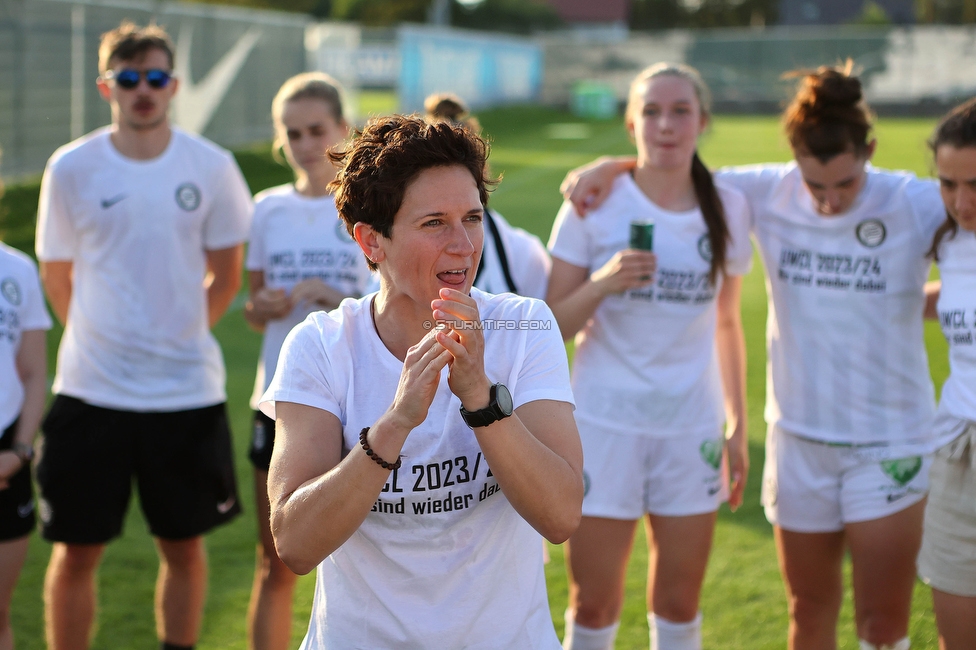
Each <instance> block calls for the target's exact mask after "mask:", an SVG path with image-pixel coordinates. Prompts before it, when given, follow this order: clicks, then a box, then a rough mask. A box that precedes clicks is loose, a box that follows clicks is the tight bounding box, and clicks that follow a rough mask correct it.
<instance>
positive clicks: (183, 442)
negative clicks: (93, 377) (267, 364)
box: [36, 395, 241, 544]
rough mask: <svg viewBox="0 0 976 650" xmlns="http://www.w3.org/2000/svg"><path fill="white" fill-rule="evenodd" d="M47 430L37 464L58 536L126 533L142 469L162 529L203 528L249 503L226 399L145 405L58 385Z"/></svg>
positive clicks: (78, 538) (86, 539)
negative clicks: (176, 407) (87, 398)
mask: <svg viewBox="0 0 976 650" xmlns="http://www.w3.org/2000/svg"><path fill="white" fill-rule="evenodd" d="M42 432H43V436H42V438H41V445H40V450H39V452H38V460H37V469H36V471H37V486H38V491H39V493H40V506H39V514H40V518H41V533H42V535H43V536H44V539H47V540H49V541H53V542H67V543H71V544H103V543H105V542H107V541H109V540H110V539H112V538H113V537H117V536H118V535H119V534H121V532H122V523H123V520H124V519H125V513H126V510H127V509H128V506H129V495H130V494H131V492H132V480H133V478H135V480H136V484H137V485H138V488H139V502H140V504H141V505H142V511H143V513H144V514H145V516H146V521H147V522H148V523H149V530H150V532H151V533H152V534H153V535H154V536H155V537H160V538H162V539H171V540H179V539H187V538H190V537H196V536H197V535H202V534H203V533H205V532H207V531H208V530H210V529H212V528H214V527H216V526H218V525H220V524H223V523H225V522H227V521H229V520H230V519H232V518H233V517H234V516H235V515H237V514H239V513H240V511H241V506H240V500H239V498H238V495H237V484H236V481H235V479H234V460H233V453H232V451H231V437H230V428H229V427H228V425H227V412H226V408H225V406H224V404H217V405H215V406H208V407H205V408H199V409H191V410H187V411H172V412H150V413H139V412H133V411H116V410H114V409H108V408H102V407H99V406H93V405H91V404H87V403H86V402H83V401H81V400H79V399H75V398H73V397H67V396H65V395H57V396H55V398H54V403H53V404H52V405H51V410H50V411H49V412H48V414H47V417H46V418H45V419H44V424H43V426H42Z"/></svg>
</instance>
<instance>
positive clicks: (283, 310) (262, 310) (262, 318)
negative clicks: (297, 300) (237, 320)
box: [244, 271, 293, 332]
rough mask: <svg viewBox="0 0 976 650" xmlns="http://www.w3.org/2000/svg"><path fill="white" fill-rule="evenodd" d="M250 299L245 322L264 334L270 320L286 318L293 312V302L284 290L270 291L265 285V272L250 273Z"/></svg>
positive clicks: (245, 307)
mask: <svg viewBox="0 0 976 650" xmlns="http://www.w3.org/2000/svg"><path fill="white" fill-rule="evenodd" d="M247 284H248V290H249V292H250V298H249V299H248V301H247V303H245V304H244V320H245V321H247V324H248V325H250V326H251V329H253V330H255V331H258V332H263V331H264V326H265V325H267V324H268V321H269V320H275V319H276V318H284V317H285V316H287V315H288V314H289V313H291V310H292V307H293V305H292V302H291V299H290V298H289V297H288V294H287V293H285V290H284V289H269V288H268V287H266V286H265V285H264V271H248V273H247Z"/></svg>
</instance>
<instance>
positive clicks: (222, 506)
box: [217, 497, 237, 515]
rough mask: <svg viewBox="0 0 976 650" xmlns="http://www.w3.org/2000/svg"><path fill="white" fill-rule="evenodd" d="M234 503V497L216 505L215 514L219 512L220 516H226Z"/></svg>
mask: <svg viewBox="0 0 976 650" xmlns="http://www.w3.org/2000/svg"><path fill="white" fill-rule="evenodd" d="M236 503H237V499H235V498H234V497H231V498H229V499H227V500H226V501H224V502H223V503H218V504H217V512H219V513H220V514H222V515H226V514H227V513H228V512H230V509H231V508H233V507H234V504H236Z"/></svg>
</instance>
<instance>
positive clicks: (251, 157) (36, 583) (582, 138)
mask: <svg viewBox="0 0 976 650" xmlns="http://www.w3.org/2000/svg"><path fill="white" fill-rule="evenodd" d="M370 105H371V106H372V105H374V104H370ZM479 117H480V119H481V121H482V124H483V125H484V129H485V132H486V133H488V134H490V136H491V137H492V140H493V147H492V155H491V164H492V168H493V170H494V171H495V172H496V173H500V174H503V176H504V181H503V182H502V183H501V185H500V187H499V188H498V190H497V191H496V192H495V194H494V195H493V197H492V204H493V206H494V207H496V208H497V209H498V210H499V211H501V212H502V213H503V214H504V215H505V216H506V217H507V218H508V219H509V220H510V221H511V222H513V223H514V224H516V225H520V226H522V227H524V228H526V229H528V230H530V231H532V232H534V233H536V234H537V235H539V236H540V237H542V238H543V240H545V239H546V238H547V237H548V233H549V229H550V226H551V224H552V220H553V217H554V215H555V213H556V210H557V209H558V207H559V204H560V197H559V195H558V192H557V187H558V184H559V181H560V180H561V179H562V177H563V175H564V173H565V172H566V171H567V170H568V169H570V168H572V167H574V166H577V165H580V164H582V163H585V162H587V161H589V160H591V159H592V158H593V157H594V156H596V155H599V154H604V153H629V152H631V151H632V147H631V145H630V144H629V142H628V140H627V137H626V134H625V133H624V130H623V128H622V125H621V124H620V123H619V122H617V121H614V122H580V121H579V120H577V119H576V118H574V117H572V116H571V115H569V114H566V113H562V112H558V111H554V110H548V109H542V108H510V109H503V110H495V111H491V112H486V113H483V114H481V115H480V116H479ZM933 124H934V122H933V121H930V120H884V121H882V122H880V123H879V125H878V129H877V130H878V137H879V140H880V142H881V145H880V147H879V150H878V154H877V155H876V158H875V162H876V164H877V165H878V166H881V167H889V168H904V169H912V170H914V171H916V172H917V173H919V174H928V173H929V170H930V166H929V156H928V154H927V153H926V151H925V148H924V144H923V143H924V140H925V138H926V137H927V136H928V134H929V131H930V130H931V128H932V126H933ZM702 157H703V159H704V160H705V161H706V162H707V163H708V164H709V165H711V166H720V165H728V164H741V163H753V162H766V161H779V160H787V159H788V158H789V151H788V148H787V145H786V143H785V140H784V138H783V137H782V136H781V135H780V133H779V126H778V124H777V122H776V120H775V119H772V118H767V117H721V118H717V119H716V120H715V124H714V128H713V129H712V130H711V132H710V133H709V134H708V135H706V136H705V138H704V140H703V143H702ZM238 159H239V161H240V163H241V167H242V169H243V170H244V173H245V176H246V177H247V179H248V182H249V183H250V186H251V189H252V190H253V191H254V192H257V191H259V190H261V189H264V188H265V187H268V186H270V185H273V184H278V183H282V182H286V181H288V180H289V179H290V172H289V171H288V170H287V169H285V168H282V167H281V166H279V165H277V164H275V163H274V162H272V161H271V159H270V156H269V155H268V152H267V148H266V147H262V148H259V149H254V150H249V151H242V152H239V153H238ZM37 190H38V188H37V185H36V184H33V185H31V184H27V185H21V186H17V187H11V188H8V193H7V196H6V197H5V198H4V200H3V203H2V204H0V237H2V238H3V240H4V241H6V242H7V243H10V244H12V245H15V246H18V247H20V248H23V249H25V250H30V249H31V248H32V243H33V214H34V212H35V211H36V206H37ZM742 309H743V319H744V323H745V329H746V338H747V341H746V343H747V347H748V355H749V356H748V364H749V365H748V391H749V421H750V424H751V427H750V449H751V465H752V468H751V471H750V477H749V486H748V488H747V494H746V503H745V505H744V506H743V507H742V508H741V509H740V510H739V511H738V512H737V513H735V514H734V515H733V514H731V513H730V512H728V510H727V509H723V510H722V511H721V512H720V515H719V523H718V528H717V530H716V534H715V544H714V550H713V553H712V559H711V562H710V566H709V571H708V576H707V579H706V583H705V588H704V594H703V598H702V610H703V612H704V615H705V623H704V643H705V647H707V648H711V649H718V648H722V649H729V650H731V649H748V650H758V649H762V648H769V649H778V648H782V647H784V646H785V633H786V623H787V618H786V603H785V598H784V595H783V588H782V585H781V582H780V578H779V572H778V569H777V565H776V553H775V549H774V546H773V539H772V530H771V528H770V526H769V525H768V524H767V523H766V520H765V518H764V517H763V514H762V510H761V508H760V507H759V482H760V481H759V477H760V472H761V467H762V458H763V446H762V445H763V435H764V430H765V427H764V424H763V422H762V409H763V398H764V376H765V350H764V323H765V317H766V301H765V289H764V287H763V280H762V269H761V266H760V264H759V263H758V260H757V263H756V265H755V267H754V269H753V271H752V273H751V274H750V275H749V276H748V278H747V280H746V285H745V289H744V294H743V305H742ZM58 334H59V332H52V334H51V337H50V350H51V353H52V364H51V365H52V372H53V352H54V350H55V349H56V344H57V336H58ZM216 334H217V337H218V339H219V340H220V342H221V344H222V346H223V350H224V355H225V358H226V362H227V370H228V396H229V407H230V413H231V417H232V426H233V429H234V433H235V443H236V453H237V461H238V480H239V484H240V490H241V494H242V496H243V499H244V502H245V508H246V512H245V514H244V515H243V516H242V517H239V518H238V519H237V520H236V521H234V522H233V523H231V524H229V525H227V526H225V527H223V528H221V529H220V530H218V531H216V532H214V533H213V534H212V535H210V537H209V539H208V546H209V549H210V572H211V575H210V594H209V599H208V602H207V610H206V617H205V621H204V629H203V634H202V638H201V640H200V643H199V646H198V647H199V648H201V649H202V650H205V649H211V648H245V647H246V643H245V637H244V616H245V611H246V608H247V600H248V595H249V592H250V586H251V580H252V575H253V568H252V567H253V556H254V540H255V524H254V521H253V508H252V507H251V504H252V503H253V497H252V481H251V476H250V465H249V464H248V462H247V460H246V457H245V452H246V448H247V440H248V436H249V429H250V426H249V421H250V412H249V410H248V407H247V399H248V396H249V393H250V389H251V386H252V381H253V376H254V367H255V363H256V359H257V353H258V347H259V337H258V335H256V334H254V333H253V332H251V331H250V330H248V329H247V327H246V326H245V324H244V320H243V317H242V315H241V312H240V311H239V309H238V310H237V311H233V312H232V313H230V314H229V315H228V316H227V317H225V318H224V320H223V321H222V322H221V323H220V324H219V325H218V326H217V328H216ZM926 335H927V342H928V346H929V351H930V359H931V362H932V364H931V365H932V374H933V377H934V378H935V381H936V383H937V385H941V383H942V381H944V379H945V377H946V375H947V372H948V369H947V363H946V346H945V342H944V340H943V339H942V336H941V334H940V333H939V332H938V330H937V328H936V327H935V326H934V325H933V324H929V326H928V328H927V331H926ZM49 552H50V547H49V546H48V545H47V544H46V543H44V542H43V541H41V540H40V539H38V537H37V536H34V538H33V540H32V542H31V548H30V555H29V557H28V561H27V565H26V567H25V568H24V572H23V575H22V577H21V581H20V584H19V586H18V588H17V591H16V594H15V597H14V603H13V612H12V615H13V625H14V630H15V632H16V634H17V638H18V648H21V649H23V650H31V649H39V648H42V647H43V645H44V643H43V623H42V603H41V586H42V583H43V574H44V567H45V565H46V562H47V557H48V554H49ZM551 554H552V561H551V563H550V564H549V566H548V570H547V575H548V580H549V593H550V596H549V599H550V603H551V607H552V615H553V620H554V621H555V623H556V627H557V629H558V630H559V631H560V633H561V632H562V627H563V622H562V619H563V611H564V609H565V607H566V598H567V594H566V573H565V569H564V567H563V558H562V549H561V548H560V547H553V548H552V549H551ZM646 555H647V554H646V551H645V550H644V540H643V533H639V539H638V540H637V543H636V544H635V552H634V556H633V558H632V560H631V565H630V569H629V572H628V581H627V602H626V608H625V610H624V613H623V620H622V625H621V629H620V634H619V637H618V642H617V648H621V649H623V648H646V647H647V645H648V642H647V623H646V619H645V606H644V582H645V575H646V563H647V557H646ZM155 568H156V557H155V552H154V550H153V546H152V542H151V540H150V538H149V536H148V535H147V533H146V529H145V525H144V523H143V521H142V518H141V515H140V513H139V510H138V508H137V507H133V508H132V509H131V512H130V516H129V520H128V524H127V526H126V530H125V534H124V536H123V537H122V538H121V539H120V540H118V541H116V542H115V543H113V544H112V545H111V546H110V547H109V550H108V551H107V553H106V555H105V560H104V563H103V566H102V570H101V573H100V582H99V593H100V599H101V604H100V610H99V623H98V630H97V634H96V637H95V640H94V643H93V648H99V649H109V648H111V649H120V648H152V647H155V646H154V643H155V642H154V639H155V632H154V624H153V617H152V594H153V581H154V578H155ZM312 580H313V578H312V577H311V576H308V577H305V578H303V579H302V580H301V581H300V582H299V587H298V594H297V598H296V601H297V602H296V610H295V617H294V621H293V641H294V647H297V646H298V643H299V641H300V640H301V638H302V636H303V634H304V630H305V626H306V623H307V620H308V613H309V610H310V607H311V593H312ZM848 583H849V580H848ZM851 616H852V608H851V604H850V599H849V598H848V599H846V601H845V604H844V609H843V612H842V614H841V624H840V634H839V639H840V647H841V648H847V649H854V648H856V647H857V642H856V639H855V635H854V633H853V628H852V624H851ZM911 637H912V642H913V647H915V648H934V647H936V641H935V639H936V636H935V624H934V619H933V616H932V606H931V598H930V596H929V593H928V589H927V588H925V587H924V586H922V585H919V586H918V588H917V589H916V599H915V605H914V610H913V617H912V629H911Z"/></svg>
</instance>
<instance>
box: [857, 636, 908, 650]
mask: <svg viewBox="0 0 976 650" xmlns="http://www.w3.org/2000/svg"><path fill="white" fill-rule="evenodd" d="M911 647H912V642H911V641H909V640H908V637H907V636H906V637H905V638H904V639H902V640H901V641H895V642H894V643H892V644H887V643H886V644H884V645H874V644H873V643H868V642H867V641H865V640H864V639H861V650H908V649H909V648H911Z"/></svg>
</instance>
